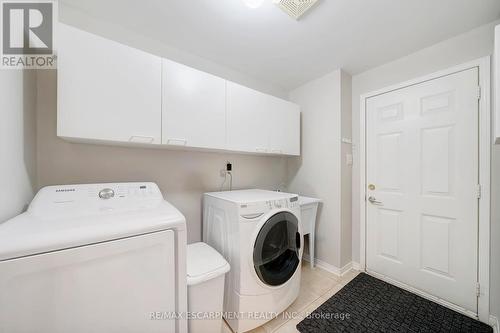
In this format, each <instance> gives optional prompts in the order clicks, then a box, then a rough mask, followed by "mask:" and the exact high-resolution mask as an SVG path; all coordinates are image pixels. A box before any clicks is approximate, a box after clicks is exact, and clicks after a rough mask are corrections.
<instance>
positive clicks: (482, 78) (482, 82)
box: [359, 56, 492, 323]
mask: <svg viewBox="0 0 500 333" xmlns="http://www.w3.org/2000/svg"><path fill="white" fill-rule="evenodd" d="M490 64H491V57H490V56H487V57H484V58H480V59H477V60H474V61H471V62H468V63H465V64H461V65H458V66H455V67H451V68H448V69H445V70H443V71H439V72H436V73H433V74H429V75H426V76H423V77H420V78H417V79H413V80H409V81H406V82H403V83H399V84H396V85H391V86H389V87H386V88H383V89H380V90H376V91H373V92H370V93H367V94H363V95H361V97H360V141H359V146H360V147H359V150H360V192H359V194H360V196H359V201H360V215H359V216H360V252H359V253H360V268H361V270H362V271H366V208H367V204H366V101H367V99H368V98H371V97H375V96H378V95H382V94H385V93H388V92H391V91H395V90H399V89H403V88H406V87H410V86H413V85H417V84H420V83H424V82H426V81H430V80H434V79H438V78H441V77H445V76H448V75H451V74H455V73H457V72H461V71H465V70H468V69H473V68H478V70H479V86H480V87H481V90H480V91H479V93H480V94H481V95H480V96H481V98H480V100H479V183H480V184H481V198H480V200H479V223H478V227H479V230H478V268H477V272H478V281H477V282H478V288H479V286H480V296H479V297H478V313H477V315H478V319H479V320H480V321H482V322H485V323H489V320H490V309H489V303H490V290H489V288H490V283H489V282H490V173H491V162H490V161H491V143H492V138H491V126H492V125H491V71H490V67H491V65H490ZM379 277H380V278H382V279H385V280H387V281H389V282H392V283H395V281H394V280H391V279H389V278H387V277H384V276H379ZM399 286H400V287H403V288H405V287H406V288H407V289H411V290H410V291H413V292H417V293H418V294H420V295H421V296H423V297H426V298H429V299H431V300H432V301H434V302H437V303H440V304H442V305H444V306H447V307H452V305H451V304H450V303H448V302H447V301H445V300H441V299H439V298H437V297H434V296H431V295H429V294H426V293H425V292H422V291H420V292H419V291H418V290H416V289H413V288H411V287H408V286H405V285H402V284H399ZM453 309H454V310H459V309H457V308H456V307H453ZM466 314H467V315H469V316H470V315H471V314H470V313H466Z"/></svg>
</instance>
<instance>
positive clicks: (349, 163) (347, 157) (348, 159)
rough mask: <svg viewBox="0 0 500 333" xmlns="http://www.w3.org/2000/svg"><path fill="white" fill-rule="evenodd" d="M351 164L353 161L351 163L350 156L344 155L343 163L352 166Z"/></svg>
mask: <svg viewBox="0 0 500 333" xmlns="http://www.w3.org/2000/svg"><path fill="white" fill-rule="evenodd" d="M352 162H353V161H352V154H347V155H345V163H346V164H347V165H352Z"/></svg>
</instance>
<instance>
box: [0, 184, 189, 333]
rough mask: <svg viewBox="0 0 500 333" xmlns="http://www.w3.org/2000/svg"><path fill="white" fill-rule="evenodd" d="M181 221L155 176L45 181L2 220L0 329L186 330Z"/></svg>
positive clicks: (64, 331) (57, 331)
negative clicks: (22, 208)
mask: <svg viewBox="0 0 500 333" xmlns="http://www.w3.org/2000/svg"><path fill="white" fill-rule="evenodd" d="M186 312H187V289H186V222H185V218H184V216H183V215H182V214H181V213H180V212H179V211H178V210H177V209H176V208H175V207H174V206H172V205H171V204H169V203H168V202H166V201H165V200H164V199H163V196H162V194H161V192H160V190H159V189H158V186H156V184H153V183H118V184H89V185H65V186H49V187H45V188H43V189H41V190H40V191H39V192H38V194H37V195H36V196H35V198H34V199H33V201H32V203H31V204H30V206H29V208H28V210H27V212H26V213H23V214H21V215H19V216H17V217H15V218H13V219H11V220H9V221H7V222H5V223H3V224H0V332H41V333H49V332H50V333H67V332H77V333H78V332H81V333H88V332H107V333H108V332H163V333H165V332H172V333H173V332H187V322H186V318H185V316H184V317H182V316H176V315H175V314H182V313H184V314H185V313H186Z"/></svg>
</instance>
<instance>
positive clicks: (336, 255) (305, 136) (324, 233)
mask: <svg viewBox="0 0 500 333" xmlns="http://www.w3.org/2000/svg"><path fill="white" fill-rule="evenodd" d="M290 100H292V101H293V102H295V103H297V104H299V105H300V106H301V111H302V124H301V126H302V138H301V144H302V152H301V154H302V155H301V157H300V158H296V159H290V160H289V163H288V176H289V179H290V184H289V190H290V191H291V192H297V193H301V194H303V195H306V196H310V197H316V198H320V199H322V200H323V203H322V204H321V206H320V210H319V212H318V220H317V224H316V258H317V259H320V260H322V261H323V262H326V263H327V264H329V265H332V266H335V267H339V268H340V267H341V262H340V255H341V253H340V252H341V247H340V234H341V223H340V222H341V216H340V212H341V204H340V203H341V165H340V155H341V151H340V149H341V145H340V136H341V133H340V131H341V103H340V101H341V71H340V70H337V71H334V72H332V73H330V74H328V75H325V76H323V77H321V78H319V79H316V80H313V81H311V82H309V83H306V84H305V85H303V86H301V87H299V88H297V89H295V90H293V91H292V92H291V93H290Z"/></svg>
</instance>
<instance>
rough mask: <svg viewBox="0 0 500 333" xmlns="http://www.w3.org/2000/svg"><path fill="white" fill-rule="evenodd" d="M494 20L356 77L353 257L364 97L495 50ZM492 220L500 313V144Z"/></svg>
mask: <svg viewBox="0 0 500 333" xmlns="http://www.w3.org/2000/svg"><path fill="white" fill-rule="evenodd" d="M496 24H498V22H496V23H491V24H488V25H485V26H482V27H479V28H477V29H474V30H472V31H470V32H468V33H465V34H462V35H460V36H457V37H454V38H452V39H449V40H446V41H444V42H441V43H439V44H436V45H434V46H431V47H429V48H426V49H423V50H421V51H419V52H416V53H414V54H411V55H409V56H406V57H404V58H401V59H399V60H396V61H393V62H391V63H388V64H385V65H382V66H380V67H377V68H374V69H371V70H369V71H366V72H364V73H361V74H359V75H356V76H354V77H353V79H352V83H353V84H352V90H353V93H352V104H353V108H352V113H353V139H354V143H355V160H354V169H353V207H352V209H353V229H352V233H353V242H352V243H353V244H352V252H353V260H354V261H358V262H359V193H360V184H359V174H360V172H359V149H356V147H359V112H360V107H359V106H360V96H361V95H362V94H364V93H368V92H370V91H375V90H378V89H382V88H383V87H386V86H390V85H393V84H397V83H399V82H404V81H406V80H410V79H413V78H417V77H419V76H423V75H426V74H430V73H433V72H436V71H439V70H443V69H446V68H448V67H451V66H454V65H458V64H461V63H465V62H467V61H471V60H474V59H478V58H481V57H484V56H487V55H490V54H492V53H493V45H494V26H495V25H496ZM492 149H493V154H492V156H493V163H492V174H493V175H492V176H493V178H492V219H491V244H492V248H491V280H490V281H491V291H490V292H491V312H492V314H494V315H496V316H497V317H499V316H500V209H499V206H500V205H498V202H500V146H493V147H492Z"/></svg>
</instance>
